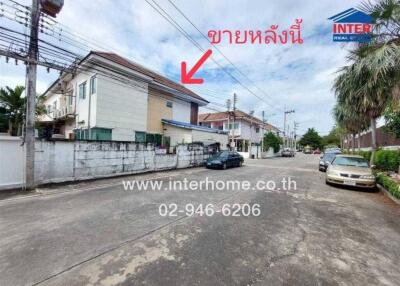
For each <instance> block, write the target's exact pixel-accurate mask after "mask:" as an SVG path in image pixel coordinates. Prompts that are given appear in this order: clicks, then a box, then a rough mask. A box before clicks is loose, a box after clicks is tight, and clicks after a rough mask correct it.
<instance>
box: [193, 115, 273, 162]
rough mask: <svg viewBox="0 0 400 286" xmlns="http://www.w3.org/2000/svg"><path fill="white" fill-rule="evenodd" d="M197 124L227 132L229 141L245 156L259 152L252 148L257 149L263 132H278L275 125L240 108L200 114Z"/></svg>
mask: <svg viewBox="0 0 400 286" xmlns="http://www.w3.org/2000/svg"><path fill="white" fill-rule="evenodd" d="M199 124H200V125H202V126H204V127H210V128H213V129H219V130H223V131H227V132H229V136H230V141H231V143H232V141H233V143H234V146H235V148H236V150H237V151H238V152H241V153H243V155H244V156H246V157H248V156H250V155H251V154H253V153H255V152H259V151H254V150H253V149H256V150H257V147H258V146H260V145H261V141H262V138H263V137H264V134H266V133H268V132H273V133H275V134H278V133H279V129H278V128H276V127H275V126H273V125H271V124H268V123H265V122H263V121H262V120H260V119H258V118H257V117H255V116H252V115H250V114H247V113H245V112H243V111H241V110H236V111H235V112H233V111H231V112H215V113H204V114H200V115H199ZM253 147H256V148H253Z"/></svg>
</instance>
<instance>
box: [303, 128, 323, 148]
mask: <svg viewBox="0 0 400 286" xmlns="http://www.w3.org/2000/svg"><path fill="white" fill-rule="evenodd" d="M299 144H300V145H302V146H307V145H309V146H311V147H312V148H313V149H317V148H320V149H322V147H323V146H322V138H321V136H319V134H318V132H317V131H315V129H314V128H308V130H307V132H306V133H305V134H304V135H303V137H301V139H300V140H299Z"/></svg>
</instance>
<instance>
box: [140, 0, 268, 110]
mask: <svg viewBox="0 0 400 286" xmlns="http://www.w3.org/2000/svg"><path fill="white" fill-rule="evenodd" d="M145 1H146V2H147V3H148V4H149V5H150V6H151V7H152V8H153V9H154V10H155V11H156V12H157V13H158V14H160V15H161V16H162V17H163V18H164V19H166V20H167V21H168V22H169V23H170V24H171V25H172V26H174V27H175V28H176V29H177V30H178V31H179V32H180V33H181V34H182V35H183V36H185V38H187V39H188V40H189V41H190V42H191V43H192V44H193V45H194V46H195V47H197V48H198V49H199V50H200V51H201V52H204V49H203V48H202V47H201V45H200V44H199V43H198V42H197V41H196V40H195V39H193V38H192V37H191V36H190V35H189V34H188V33H187V32H186V31H185V30H184V29H183V28H182V26H180V25H179V24H178V23H177V22H176V21H175V20H174V19H173V18H172V17H171V16H170V15H169V14H168V13H167V12H166V11H165V10H164V9H163V8H162V7H161V6H160V5H159V4H158V3H157V2H156V1H155V0H151V1H152V2H153V3H154V4H155V5H156V6H157V7H158V8H159V9H160V10H159V9H157V8H156V7H155V6H154V5H153V4H151V3H150V2H149V0H145ZM161 11H162V12H163V13H164V14H165V15H164V14H163V13H161ZM211 60H212V61H213V62H214V63H215V64H216V65H218V66H219V67H220V68H221V69H222V70H223V71H224V72H225V73H226V74H228V75H229V76H230V77H231V78H232V79H233V80H234V81H236V82H237V83H238V84H239V85H240V86H242V87H243V88H244V89H246V90H247V91H248V92H249V93H251V94H252V95H254V96H255V97H257V98H258V99H259V100H260V101H263V102H264V103H266V104H267V105H269V106H271V107H272V108H275V106H273V105H272V104H270V103H268V102H266V101H265V100H264V99H263V98H262V97H260V96H259V95H257V94H256V93H254V92H253V91H252V90H251V89H250V88H248V87H247V86H246V85H244V84H243V83H242V82H241V81H240V80H238V79H237V78H236V77H235V76H234V75H232V73H230V72H229V71H227V70H226V68H225V67H223V66H222V65H221V64H220V63H218V62H217V61H216V60H215V59H214V58H213V57H211Z"/></svg>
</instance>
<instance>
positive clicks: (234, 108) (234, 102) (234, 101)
mask: <svg viewBox="0 0 400 286" xmlns="http://www.w3.org/2000/svg"><path fill="white" fill-rule="evenodd" d="M236 103H237V95H236V93H234V94H233V124H232V125H233V128H232V129H233V135H232V136H233V148H234V150H235V151H236V142H235V116H236Z"/></svg>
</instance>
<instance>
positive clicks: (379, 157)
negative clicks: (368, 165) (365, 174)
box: [375, 150, 400, 172]
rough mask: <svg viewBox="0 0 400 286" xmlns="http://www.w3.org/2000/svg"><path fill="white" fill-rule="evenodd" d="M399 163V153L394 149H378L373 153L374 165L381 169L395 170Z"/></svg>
mask: <svg viewBox="0 0 400 286" xmlns="http://www.w3.org/2000/svg"><path fill="white" fill-rule="evenodd" d="M399 163H400V153H399V151H394V150H378V151H376V153H375V165H376V167H377V168H378V169H380V170H383V171H393V172H397V171H398V169H399Z"/></svg>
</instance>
